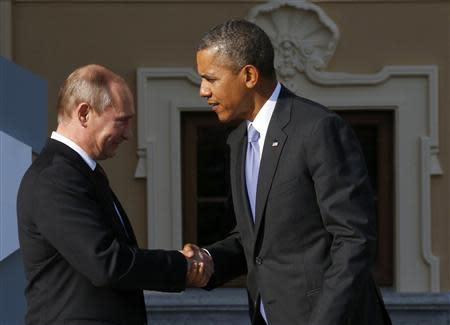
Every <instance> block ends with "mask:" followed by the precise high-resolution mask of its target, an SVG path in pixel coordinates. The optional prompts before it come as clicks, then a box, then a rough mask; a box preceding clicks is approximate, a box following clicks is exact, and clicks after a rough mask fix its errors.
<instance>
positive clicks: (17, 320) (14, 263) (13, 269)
mask: <svg viewBox="0 0 450 325" xmlns="http://www.w3.org/2000/svg"><path fill="white" fill-rule="evenodd" d="M0 1H1V0H0ZM25 283H26V281H25V272H24V269H23V262H22V254H21V253H20V251H16V252H15V253H14V254H11V255H9V256H8V258H6V259H5V260H3V261H1V262H0V325H23V324H25V313H26V308H27V305H26V302H25V295H24V291H25Z"/></svg>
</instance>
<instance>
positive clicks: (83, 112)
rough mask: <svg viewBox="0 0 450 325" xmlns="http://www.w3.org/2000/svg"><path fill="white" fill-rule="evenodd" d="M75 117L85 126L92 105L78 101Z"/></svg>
mask: <svg viewBox="0 0 450 325" xmlns="http://www.w3.org/2000/svg"><path fill="white" fill-rule="evenodd" d="M76 113H77V118H78V121H79V122H80V124H81V125H82V126H83V127H86V126H87V122H88V121H89V118H90V116H91V114H92V107H91V105H89V104H88V103H85V102H83V103H80V104H78V106H77V109H76Z"/></svg>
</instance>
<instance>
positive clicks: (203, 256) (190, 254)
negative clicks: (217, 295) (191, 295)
mask: <svg viewBox="0 0 450 325" xmlns="http://www.w3.org/2000/svg"><path fill="white" fill-rule="evenodd" d="M180 252H181V253H183V255H184V256H185V257H186V260H187V263H188V266H187V273H186V287H198V288H201V287H204V286H205V285H206V284H207V283H208V281H209V278H210V277H211V275H212V274H213V273H214V262H213V260H212V258H211V256H210V255H209V254H208V253H207V252H206V251H205V250H204V249H201V248H200V247H198V246H196V245H194V244H186V245H184V247H183V250H182V251H180Z"/></svg>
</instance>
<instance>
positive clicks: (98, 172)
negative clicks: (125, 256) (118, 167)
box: [94, 163, 131, 238]
mask: <svg viewBox="0 0 450 325" xmlns="http://www.w3.org/2000/svg"><path fill="white" fill-rule="evenodd" d="M94 173H95V174H96V175H97V177H99V179H101V180H102V181H103V182H104V183H105V184H106V185H107V187H108V190H109V191H110V192H111V198H112V201H113V204H114V210H115V211H116V218H119V221H120V224H121V225H122V227H123V230H124V231H125V234H126V235H127V237H128V238H131V237H130V235H129V234H128V231H127V227H125V222H124V219H123V217H122V216H121V215H120V212H119V209H118V208H117V204H116V202H115V199H114V198H115V195H114V193H113V191H112V189H111V187H110V186H109V180H108V176H106V173H105V170H104V169H103V168H102V166H100V164H99V163H97V165H96V166H95V169H94Z"/></svg>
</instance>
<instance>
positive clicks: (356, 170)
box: [207, 87, 390, 325]
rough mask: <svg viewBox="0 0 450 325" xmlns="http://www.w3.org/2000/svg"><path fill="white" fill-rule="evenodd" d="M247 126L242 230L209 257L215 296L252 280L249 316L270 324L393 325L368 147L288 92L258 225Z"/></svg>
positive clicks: (238, 193)
mask: <svg viewBox="0 0 450 325" xmlns="http://www.w3.org/2000/svg"><path fill="white" fill-rule="evenodd" d="M246 130H247V128H246V123H245V122H243V123H242V124H241V125H240V126H239V127H238V128H237V129H236V130H234V131H233V132H232V133H231V134H230V136H229V138H228V144H229V146H230V175H231V188H232V197H233V205H234V211H235V215H236V223H237V225H236V228H235V229H234V231H233V232H232V233H231V234H230V235H229V236H228V237H227V238H226V239H224V240H223V241H220V242H218V243H215V244H213V245H212V246H210V247H207V249H208V250H209V252H210V253H211V255H212V257H213V260H214V263H215V274H214V276H213V277H212V279H211V280H210V282H209V284H208V286H207V288H213V287H215V286H217V285H220V284H222V283H224V282H225V281H228V280H230V279H231V278H233V277H236V276H238V275H240V274H243V273H245V272H246V271H247V287H248V293H249V303H250V313H251V317H252V319H253V320H254V322H253V323H254V324H256V323H258V321H257V319H261V318H260V315H258V314H259V312H258V311H259V300H260V299H262V301H263V302H264V306H265V312H266V315H267V318H268V321H269V324H271V325H273V324H280V325H281V324H282V325H285V324H311V325H328V324H329V325H340V324H353V325H363V324H364V325H365V324H390V320H389V316H388V315H387V313H386V311H385V309H384V304H383V301H382V298H381V296H380V293H379V290H378V288H377V286H376V284H375V282H374V280H373V278H372V274H371V266H372V262H373V260H374V256H375V247H376V230H375V222H376V221H375V214H374V211H375V209H374V200H373V194H372V191H371V187H370V184H369V178H368V175H367V171H366V167H365V163H364V158H363V155H362V152H361V149H360V145H359V143H358V141H357V139H356V137H355V135H354V134H353V132H352V130H351V128H350V127H349V126H348V125H347V124H346V123H345V122H344V121H343V120H342V119H341V118H339V117H338V115H336V114H335V113H333V112H331V111H329V110H328V109H326V108H325V107H323V106H321V105H319V104H317V103H314V102H312V101H309V100H307V99H304V98H301V97H298V96H296V95H294V94H292V93H291V92H290V91H288V90H287V89H286V88H284V87H283V88H282V90H281V92H280V96H279V98H278V101H277V104H276V106H275V110H274V112H273V115H272V118H271V121H270V124H269V128H268V131H267V135H266V139H265V143H264V150H263V154H262V158H261V163H260V170H259V177H258V186H257V194H256V213H255V223H253V220H252V215H251V211H250V206H249V203H248V197H247V191H246V186H245V155H246V147H247V133H246Z"/></svg>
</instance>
